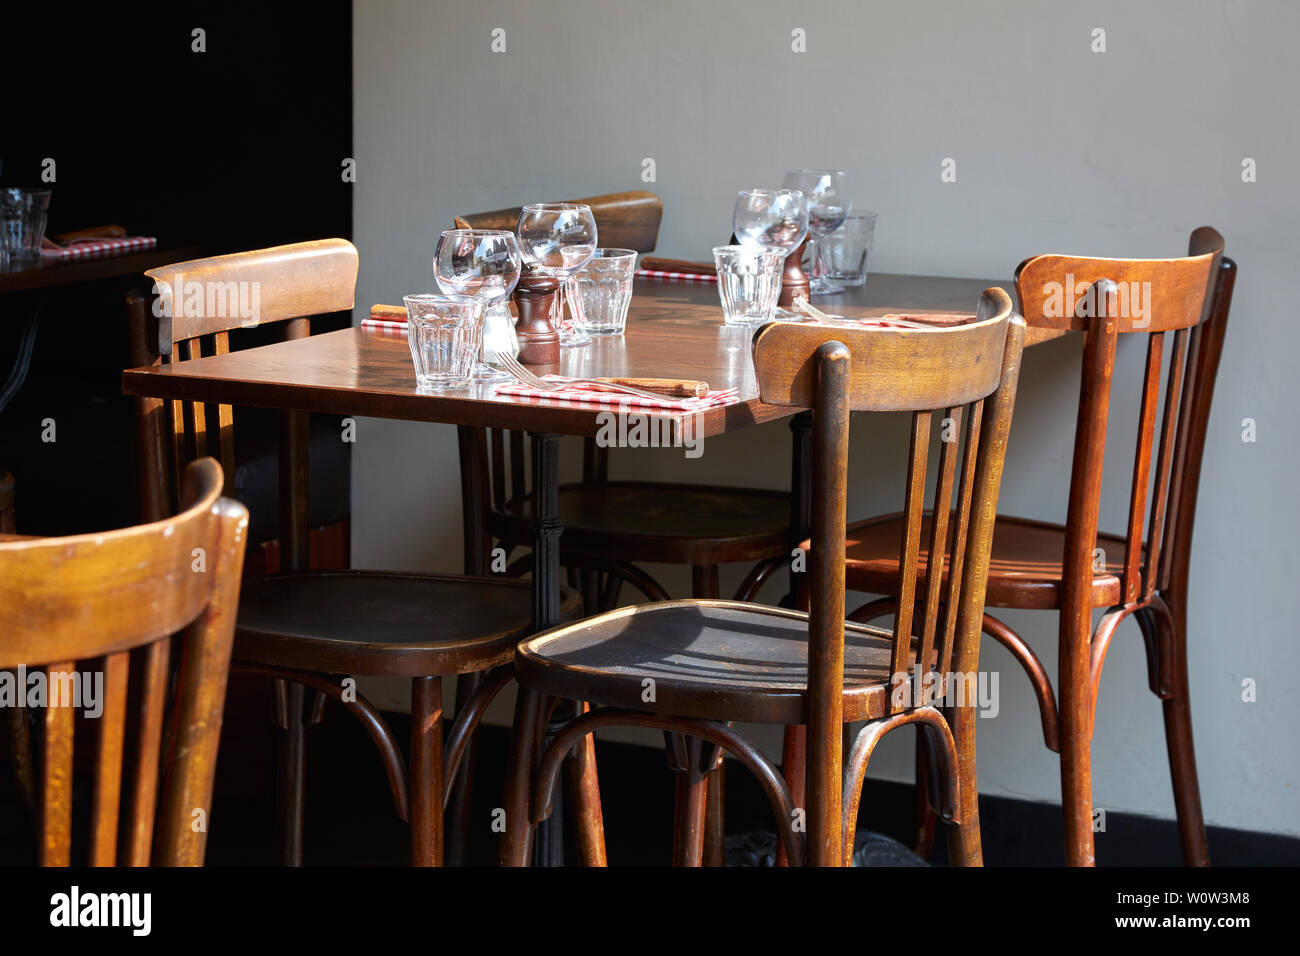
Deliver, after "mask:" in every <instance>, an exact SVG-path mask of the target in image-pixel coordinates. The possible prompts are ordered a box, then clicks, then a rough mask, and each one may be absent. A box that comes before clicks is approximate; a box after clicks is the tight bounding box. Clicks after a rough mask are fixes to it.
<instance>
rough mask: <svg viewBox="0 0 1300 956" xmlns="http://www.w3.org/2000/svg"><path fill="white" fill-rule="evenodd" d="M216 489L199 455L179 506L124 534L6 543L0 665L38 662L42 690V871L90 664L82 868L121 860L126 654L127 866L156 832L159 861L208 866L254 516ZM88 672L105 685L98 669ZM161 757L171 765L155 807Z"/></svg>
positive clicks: (217, 473) (59, 851) (60, 860)
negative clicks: (131, 737)
mask: <svg viewBox="0 0 1300 956" xmlns="http://www.w3.org/2000/svg"><path fill="white" fill-rule="evenodd" d="M221 486H222V476H221V469H220V467H219V466H218V464H217V463H216V462H215V461H213V460H212V459H211V458H205V459H203V460H201V461H197V462H195V463H193V464H192V465H191V466H190V467H189V468H188V469H187V470H186V474H185V489H184V501H185V503H186V506H185V508H184V510H183V511H181V512H180V513H179V514H178V515H176V517H174V518H168V519H165V520H162V521H156V522H153V523H152V524H146V525H141V526H138V527H133V528H124V529H122V530H120V531H107V532H102V533H97V534H83V535H71V536H67V537H58V538H26V539H21V540H14V541H5V542H0V634H3V635H4V639H3V640H2V641H0V670H11V671H12V670H14V669H16V668H20V667H21V668H24V669H26V668H34V669H35V668H40V669H41V670H42V671H43V674H44V680H45V681H46V686H47V697H46V700H45V702H44V703H45V705H46V706H45V728H44V729H45V733H44V745H43V746H44V760H43V761H42V771H41V784H40V786H41V796H42V799H41V838H40V860H41V863H42V865H46V866H67V865H69V863H70V862H71V842H72V833H71V831H72V790H73V731H74V720H73V718H74V715H75V710H76V705H77V704H78V701H77V700H75V699H72V698H73V697H76V696H79V695H78V694H77V693H76V690H77V688H78V687H82V686H84V685H83V683H82V677H83V676H84V674H86V673H89V674H92V675H94V674H95V671H96V670H98V672H99V674H102V681H103V683H102V687H100V689H99V691H98V692H96V693H95V695H94V696H97V697H98V698H99V700H98V701H97V703H98V704H99V705H100V706H102V708H103V710H102V713H100V714H99V717H98V720H97V721H96V723H97V724H98V729H99V733H98V749H97V755H96V758H97V759H96V768H95V785H94V793H93V797H92V801H93V803H92V813H91V817H92V819H91V837H90V855H89V862H90V863H91V865H93V866H112V865H114V864H115V862H116V861H117V859H118V853H117V844H118V833H119V827H120V823H121V804H122V799H121V791H122V777H123V773H122V768H123V763H124V762H125V753H126V746H125V738H126V726H127V715H128V708H127V698H128V693H127V692H128V682H129V681H128V677H129V673H130V668H131V653H132V651H138V652H139V655H140V663H141V664H142V665H143V666H142V668H141V670H140V674H141V675H142V685H141V687H140V690H139V695H138V696H139V702H138V704H136V705H133V709H132V711H131V712H132V713H133V714H135V715H137V723H138V727H137V730H138V733H137V734H136V736H135V743H136V748H135V754H134V757H135V759H134V766H135V773H134V787H133V793H132V799H131V806H130V809H129V815H128V817H127V819H126V824H127V827H126V832H127V846H126V853H125V856H124V862H126V863H128V864H129V865H132V866H145V865H148V863H149V860H150V851H151V846H152V841H153V836H154V830H155V826H158V827H159V828H160V829H159V834H158V835H159V837H160V840H161V844H160V847H159V852H158V855H157V858H158V862H160V863H163V864H165V865H171V866H180V865H191V866H197V865H201V864H202V863H203V853H204V848H205V845H206V840H207V832H206V831H207V826H206V823H207V817H208V816H210V813H211V807H212V784H213V777H214V773H215V769H216V760H217V744H218V740H219V738H220V735H221V716H222V709H223V706H224V703H225V696H226V675H227V672H228V669H229V665H230V650H231V644H232V641H233V640H234V633H235V612H236V605H237V603H238V599H239V579H240V572H241V570H242V568H243V562H244V545H245V536H246V533H247V529H248V511H247V510H246V509H245V508H244V506H243V505H241V504H239V503H238V502H237V501H232V500H230V499H228V498H223V497H221ZM178 632H183V634H184V637H183V642H182V645H181V659H180V674H179V680H178V683H177V687H176V699H175V710H174V722H175V724H174V730H173V733H172V735H171V743H172V744H173V745H174V747H173V748H171V749H172V752H173V756H172V759H171V760H163V759H162V757H163V755H162V752H161V751H162V740H163V733H162V730H163V714H164V707H165V700H166V697H167V685H168V677H169V674H170V670H169V666H168V665H169V655H170V646H171V641H170V638H171V636H172V635H173V634H176V633H178ZM78 662H93V663H92V668H93V669H92V670H91V671H87V672H82V673H81V674H79V673H78V671H77V663H78ZM19 673H21V672H19ZM74 675H77V676H74ZM30 676H35V675H30ZM91 679H92V681H94V686H99V684H98V678H97V677H93V676H92V678H91ZM29 681H30V677H29ZM18 692H19V693H26V692H27V688H24V687H19V688H18ZM56 696H57V697H58V699H57V701H56V700H55V697H56ZM85 702H86V701H85V699H84V697H83V698H82V703H83V704H84V703H85ZM160 765H164V766H167V768H168V770H167V780H166V782H165V784H166V785H165V792H164V795H163V805H162V811H161V813H160V814H157V813H156V809H157V792H158V782H159V781H158V777H159V767H160ZM196 811H201V812H202V814H203V815H204V819H203V820H202V822H203V823H204V826H202V827H197V826H195V825H194V824H195V823H196V819H197V818H196V816H195V812H196Z"/></svg>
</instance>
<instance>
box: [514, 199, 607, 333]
mask: <svg viewBox="0 0 1300 956" xmlns="http://www.w3.org/2000/svg"><path fill="white" fill-rule="evenodd" d="M515 232H516V233H517V234H518V236H519V249H520V252H521V253H522V254H523V257H524V261H525V262H527V263H529V264H530V265H533V266H535V267H536V269H537V271H538V272H540V273H542V274H543V275H548V276H554V277H555V278H557V279H559V280H560V291H559V292H558V293H557V294H556V296H555V305H554V307H553V309H552V312H551V324H552V325H553V326H554V327H555V328H556V329H558V330H559V332H560V348H572V347H573V346H575V345H588V344H590V343H591V336H590V335H585V334H583V333H581V332H570V331H567V330H566V329H564V328H562V322H561V320H562V318H563V316H564V293H565V287H566V285H567V284H568V281H569V277H570V276H571V275H573V274H574V273H575V272H577V271H578V270H579V269H581V268H582V267H583V266H585V265H586V264H587V261H588V260H589V259H591V257H592V256H593V255H594V254H595V252H596V217H595V216H594V215H592V212H591V207H590V206H588V205H586V204H584V203H574V202H535V203H529V204H528V205H526V206H524V207H523V209H521V210H520V211H519V225H518V227H517V228H516V230H515Z"/></svg>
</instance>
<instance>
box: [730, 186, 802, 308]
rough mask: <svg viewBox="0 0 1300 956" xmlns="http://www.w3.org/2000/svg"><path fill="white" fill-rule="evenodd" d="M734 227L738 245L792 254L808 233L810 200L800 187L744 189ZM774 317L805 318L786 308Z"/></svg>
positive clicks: (738, 203)
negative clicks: (805, 198) (805, 196)
mask: <svg viewBox="0 0 1300 956" xmlns="http://www.w3.org/2000/svg"><path fill="white" fill-rule="evenodd" d="M731 230H732V232H733V233H735V236H736V243H737V244H738V245H741V246H745V247H748V248H751V249H753V248H764V249H776V250H779V251H780V252H781V254H782V256H789V255H790V254H791V253H792V252H794V251H795V250H796V249H798V248H799V244H800V243H802V242H803V241H804V238H805V237H806V236H807V235H808V204H807V203H806V202H805V200H804V195H803V193H802V192H801V191H800V190H798V189H742V190H741V191H740V193H739V194H738V195H737V196H736V207H735V209H734V210H733V211H732V214H731ZM778 288H779V287H778ZM772 317H773V318H775V319H780V320H784V321H795V322H802V321H804V318H805V317H804V316H802V315H800V314H799V313H797V312H791V311H790V310H789V309H782V308H777V310H776V311H775V312H774V313H773V315H772Z"/></svg>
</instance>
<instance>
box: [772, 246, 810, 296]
mask: <svg viewBox="0 0 1300 956" xmlns="http://www.w3.org/2000/svg"><path fill="white" fill-rule="evenodd" d="M806 245H808V240H807V239H806V238H805V239H804V241H803V242H801V243H799V248H797V249H795V251H794V252H792V253H790V254H789V255H788V256H786V258H785V271H783V272H782V273H781V295H780V296H779V297H778V298H777V300H776V304H777V305H779V306H780V307H781V308H783V309H789V308H791V307H792V306H793V305H794V299H795V296H800V295H801V296H803V297H804V298H805V299H806V298H808V295H809V288H810V286H809V283H808V274H807V273H806V272H804V271H803V249H804V246H806Z"/></svg>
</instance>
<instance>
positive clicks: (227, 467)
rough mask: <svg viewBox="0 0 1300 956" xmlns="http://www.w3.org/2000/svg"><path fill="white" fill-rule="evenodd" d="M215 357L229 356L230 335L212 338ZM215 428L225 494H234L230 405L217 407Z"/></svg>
mask: <svg viewBox="0 0 1300 956" xmlns="http://www.w3.org/2000/svg"><path fill="white" fill-rule="evenodd" d="M214 340H215V341H214V350H215V353H216V354H217V355H229V354H230V333H228V332H218V333H217V334H216V336H215V337H214ZM217 428H218V430H219V431H220V439H221V458H220V461H221V473H222V474H223V475H224V476H225V479H226V484H225V490H226V494H228V495H233V494H234V493H235V410H234V407H233V406H231V405H218V406H217Z"/></svg>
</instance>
